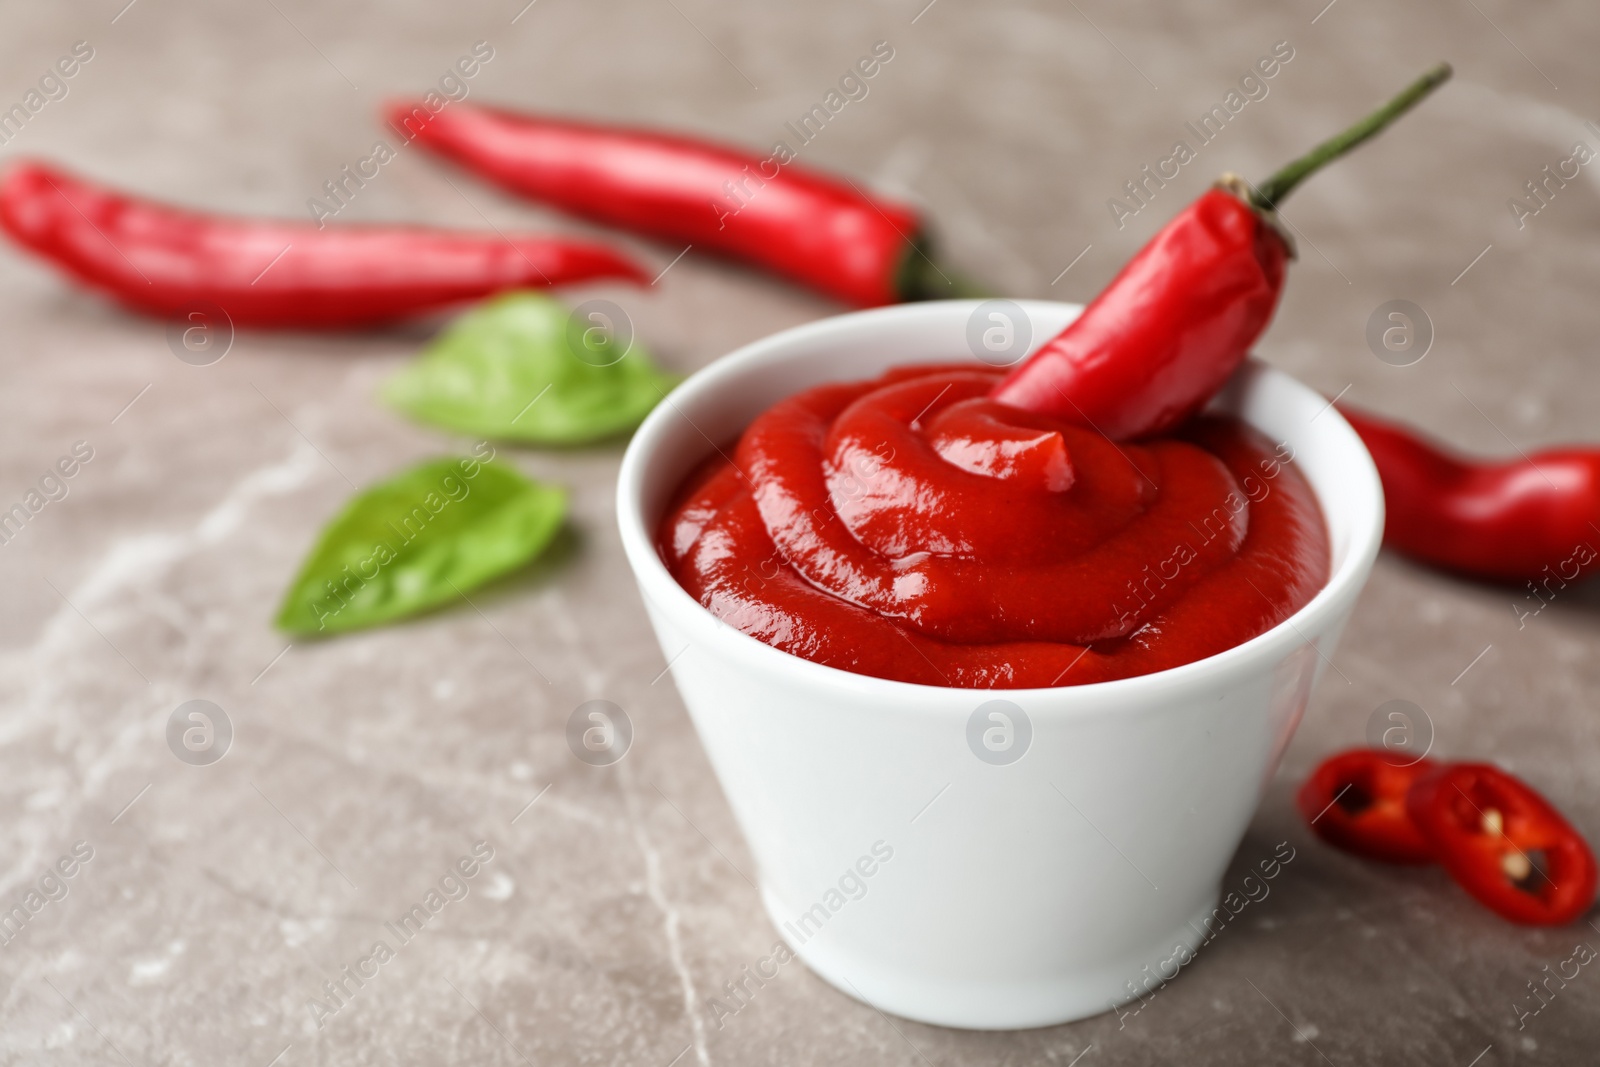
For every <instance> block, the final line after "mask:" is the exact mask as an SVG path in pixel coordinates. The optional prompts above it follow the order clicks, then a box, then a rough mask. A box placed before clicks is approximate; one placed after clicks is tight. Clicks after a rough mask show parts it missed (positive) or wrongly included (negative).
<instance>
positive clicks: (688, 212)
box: [387, 102, 961, 307]
mask: <svg viewBox="0 0 1600 1067" xmlns="http://www.w3.org/2000/svg"><path fill="white" fill-rule="evenodd" d="M387 110H388V118H389V121H390V123H391V124H392V125H393V126H394V127H395V128H396V129H397V130H401V131H403V133H404V134H405V136H407V137H409V138H414V139H415V140H416V141H417V142H418V143H420V144H422V145H424V146H426V147H427V148H430V149H432V150H433V151H435V152H437V153H438V154H440V155H442V156H444V157H445V158H447V159H450V160H452V161H453V162H455V163H457V164H458V165H460V166H462V167H465V168H466V169H468V170H471V171H473V172H474V173H476V174H478V175H480V176H482V177H485V178H488V179H489V180H490V181H493V182H495V183H497V184H499V185H500V186H502V187H504V188H506V189H509V190H510V191H512V192H514V193H517V194H518V195H520V196H524V197H528V198H529V199H532V200H537V201H541V202H543V203H547V204H552V205H554V206H555V207H558V208H560V209H562V210H563V211H567V212H570V213H572V214H574V215H580V216H582V217H584V218H589V219H594V220H596V221H599V222H603V223H607V224H609V225H613V226H619V227H622V228H624V229H628V230H632V231H634V232H636V233H640V234H645V235H647V236H650V237H655V238H659V239H662V240H667V241H673V242H680V243H686V244H688V245H689V246H691V247H693V248H697V249H701V250H703V251H708V252H715V253H718V254H721V255H723V256H727V257H730V258H733V259H738V260H743V261H745V262H749V263H754V264H756V265H758V266H761V267H763V268H766V269H767V270H770V271H773V272H774V273H777V274H780V275H783V276H784V277H787V278H790V279H792V280H794V281H797V282H800V283H802V284H804V285H807V286H810V287H812V288H814V289H817V290H820V291H821V292H823V293H826V294H828V295H830V296H833V297H835V298H837V299H839V300H842V301H844V302H845V303H847V304H853V305H856V306H859V307H873V306H876V305H879V304H892V303H895V302H897V301H901V300H913V299H923V298H927V297H932V296H953V295H961V294H960V293H958V292H956V290H955V288H954V283H952V282H951V280H950V279H949V278H948V277H947V276H945V275H944V274H943V273H942V272H940V270H939V269H938V267H936V266H935V265H934V264H933V261H932V260H931V259H929V258H928V255H927V245H928V234H927V231H926V228H925V226H924V224H923V220H922V218H921V217H920V215H919V214H918V212H916V211H915V210H914V209H912V208H910V207H907V206H906V205H903V204H899V203H895V202H894V201H892V200H888V199H885V198H882V197H877V196H870V195H868V194H867V193H865V192H863V191H862V190H861V189H860V188H859V187H858V186H856V184H855V183H854V182H851V181H849V180H847V179H839V178H834V177H831V176H829V175H826V174H822V173H819V172H817V171H814V170H808V169H806V168H804V167H801V166H797V165H796V164H794V163H792V162H788V160H787V158H784V157H783V154H782V153H775V154H774V155H772V156H769V157H762V156H759V155H756V154H753V153H750V152H745V151H741V150H739V149H737V148H728V147H724V146H722V145H716V144H709V143H707V142H705V141H701V140H698V139H695V138H690V137H682V136H675V135H672V134H667V133H660V132H656V131H652V130H643V129H630V128H623V127H615V126H603V125H597V124H591V123H583V122H574V121H570V120H565V119H557V118H551V117H548V116H543V115H531V114H523V113H514V112H511V111H505V110H501V109H498V108H487V107H474V106H468V105H456V106H453V107H450V108H448V109H446V110H444V111H441V112H438V113H437V114H434V113H430V112H429V111H428V110H427V108H425V107H421V106H420V105H416V104H414V103H409V102H402V103H394V104H391V105H390V106H389V108H388V109H387ZM788 158H792V154H791V155H790V156H789V157H788Z"/></svg>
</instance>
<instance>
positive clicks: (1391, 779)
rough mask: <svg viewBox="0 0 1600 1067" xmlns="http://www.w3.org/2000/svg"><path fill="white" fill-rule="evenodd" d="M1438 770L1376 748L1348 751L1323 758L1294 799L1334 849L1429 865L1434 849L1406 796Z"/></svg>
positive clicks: (1427, 763)
mask: <svg viewBox="0 0 1600 1067" xmlns="http://www.w3.org/2000/svg"><path fill="white" fill-rule="evenodd" d="M1437 767H1438V764H1436V763H1434V762H1433V761H1432V760H1430V759H1426V758H1421V759H1418V760H1416V761H1415V762H1406V761H1403V760H1401V759H1400V758H1399V757H1397V756H1396V755H1395V754H1394V753H1391V752H1387V751H1385V750H1383V749H1379V748H1357V749H1351V750H1350V751H1348V752H1341V753H1339V754H1338V755H1336V756H1330V757H1329V758H1327V759H1325V760H1323V761H1322V763H1321V764H1319V765H1318V766H1317V769H1316V770H1314V771H1312V772H1311V776H1310V777H1309V778H1307V779H1306V782H1305V784H1304V785H1303V786H1301V787H1300V792H1299V794H1298V795H1297V796H1296V798H1295V801H1296V803H1297V804H1298V806H1299V808H1300V813H1301V814H1302V815H1304V816H1305V818H1306V822H1308V823H1309V824H1310V825H1311V829H1312V831H1313V832H1314V833H1315V834H1316V835H1317V836H1318V837H1320V838H1322V839H1323V840H1324V841H1326V842H1328V844H1330V845H1333V846H1334V847H1335V848H1340V849H1343V850H1344V851H1346V852H1353V853H1355V854H1356V855H1358V856H1365V857H1367V858H1368V859H1375V860H1382V861H1384V862H1385V863H1432V862H1433V861H1434V854H1433V846H1432V845H1431V844H1429V842H1428V840H1427V839H1426V838H1424V837H1423V836H1422V834H1421V833H1420V832H1419V831H1418V830H1417V828H1416V826H1415V825H1414V824H1413V823H1412V821H1411V817H1410V816H1409V815H1408V814H1407V812H1406V795H1407V793H1408V792H1409V790H1410V789H1411V786H1412V784H1413V783H1415V782H1416V781H1417V779H1419V778H1421V777H1423V776H1424V775H1426V774H1429V773H1431V772H1432V771H1434V770H1435V769H1437Z"/></svg>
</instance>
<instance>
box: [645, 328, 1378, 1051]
mask: <svg viewBox="0 0 1600 1067" xmlns="http://www.w3.org/2000/svg"><path fill="white" fill-rule="evenodd" d="M1017 303H1018V304H1019V305H1020V306H1021V307H1022V308H1023V310H1024V312H1025V313H1026V314H1027V316H1028V318H1029V320H1030V321H1031V323H1032V336H1033V339H1034V341H1035V343H1041V342H1042V341H1043V340H1045V339H1047V338H1049V337H1051V336H1053V335H1054V334H1055V333H1056V332H1058V331H1059V330H1060V329H1061V327H1063V326H1064V325H1065V324H1066V323H1068V322H1069V321H1071V320H1072V319H1073V318H1074V317H1075V316H1076V315H1077V314H1078V312H1079V310H1081V309H1080V308H1078V307H1077V306H1074V305H1069V304H1056V303H1047V302H1037V301H1018V302H1017ZM977 306H978V303H977V302H976V301H948V302H940V303H928V304H912V305H902V306H898V307H891V308H885V309H881V310H874V311H865V312H859V313H856V314H851V315H842V316H839V317H837V318H831V319H825V320H822V321H820V322H814V323H810V324H808V325H805V326H799V327H796V328H794V329H791V330H785V331H784V332H782V333H779V334H776V335H774V336H772V337H768V338H766V339H765V340H761V341H757V342H756V343H754V344H751V345H746V346H745V347H744V348H741V349H739V350H738V351H737V352H734V353H733V354H731V355H729V356H727V357H725V358H723V359H720V360H718V361H717V362H716V363H714V364H712V365H711V366H709V367H707V368H706V369H704V370H702V371H700V372H699V373H697V374H695V375H693V376H692V377H691V378H689V379H688V380H687V381H686V382H684V383H683V384H682V385H680V386H679V387H678V388H677V389H676V390H675V391H674V392H673V393H672V395H671V396H670V397H669V398H668V400H667V401H666V402H665V403H663V404H661V405H660V406H659V407H657V408H656V409H655V411H654V412H652V413H651V415H650V417H649V418H648V419H646V420H645V422H644V425H643V426H642V427H640V429H639V431H638V433H636V434H635V435H634V438H633V442H632V444H630V445H629V447H628V450H627V454H626V456H625V457H624V459H623V462H622V471H621V477H620V484H619V485H618V489H617V511H618V519H619V521H620V524H621V528H622V542H623V546H624V548H625V549H626V551H627V555H628V562H629V563H630V565H631V566H632V568H633V571H634V574H635V576H636V577H637V579H638V583H639V589H640V591H641V593H642V594H643V597H644V603H645V607H646V610H647V611H648V612H649V616H650V620H651V622H652V624H653V625H654V627H655V631H656V636H657V637H658V638H659V640H660V642H661V648H662V652H663V654H664V655H665V656H666V657H667V658H668V659H670V660H671V662H672V668H671V669H672V674H673V677H674V679H675V680H676V682H677V684H678V690H679V692H680V693H682V695H683V700H684V704H685V705H686V706H687V707H688V710H689V714H690V716H691V718H692V719H693V720H694V724H695V728H696V729H697V730H698V731H699V734H700V739H701V741H702V742H703V743H704V745H705V748H706V753H707V755H709V757H710V759H711V764H712V766H713V768H714V769H715V771H716V774H717V778H718V780H719V781H720V782H721V784H722V788H723V791H724V792H725V793H726V794H727V797H728V802H729V804H730V805H732V808H733V813H734V816H735V817H736V818H737V819H738V822H739V826H740V828H741V829H742V830H743V832H744V835H745V838H746V840H747V841H748V842H749V845H750V850H751V852H752V853H753V854H754V856H755V860H756V863H757V864H758V865H759V868H760V880H761V887H762V889H761V892H762V898H763V900H764V902H765V905H766V908H767V913H768V914H769V915H770V916H771V918H772V921H773V923H774V925H775V926H776V927H777V929H778V931H779V932H780V934H781V936H782V937H783V938H784V939H785V941H787V942H788V943H789V945H790V947H791V948H793V949H794V950H795V951H796V952H797V953H798V955H799V956H800V958H801V959H803V960H804V961H805V962H806V963H807V964H808V965H809V966H810V967H811V969H812V970H814V971H815V972H816V973H817V974H819V975H821V976H822V977H823V978H824V979H826V980H827V981H828V982H830V983H832V984H833V985H834V986H835V987H837V988H839V989H840V990H842V991H844V992H846V993H848V994H850V995H852V996H855V997H857V998H859V999H862V1000H865V1001H867V1002H869V1003H871V1004H873V1005H875V1006H877V1007H878V1008H880V1009H882V1010H884V1011H887V1012H892V1013H894V1014H897V1015H903V1016H906V1017H908V1018H912V1019H918V1020H921V1021H924V1022H929V1023H935V1024H939V1025H944V1026H959V1027H969V1028H977V1029H1015V1028H1022V1027H1031V1026H1045V1025H1051V1024H1054V1023H1060V1022H1065V1021H1068V1020H1071V1019H1078V1018H1082V1017H1084V1016H1088V1015H1094V1014H1097V1013H1099V1012H1103V1011H1106V1010H1108V1009H1110V1008H1112V1007H1113V1006H1116V1005H1118V1004H1121V1003H1123V1002H1125V1001H1127V1000H1129V999H1131V998H1132V997H1133V995H1134V993H1135V992H1136V991H1137V992H1140V993H1142V992H1143V991H1144V990H1145V988H1146V985H1145V982H1146V976H1147V974H1153V973H1155V972H1156V971H1157V969H1158V968H1160V967H1161V965H1162V964H1163V962H1164V961H1169V960H1171V959H1172V958H1173V957H1174V955H1175V951H1176V949H1177V947H1178V946H1184V947H1185V950H1187V949H1189V948H1193V947H1194V946H1196V945H1197V944H1198V943H1199V942H1200V941H1201V940H1203V934H1202V929H1203V922H1204V919H1205V918H1206V917H1208V916H1209V915H1210V914H1211V912H1212V909H1213V908H1214V907H1215V906H1216V904H1217V901H1218V897H1219V889H1220V882H1221V879H1222V876H1223V873H1224V871H1225V869H1226V867H1227V865H1228V861H1229V858H1230V857H1231V856H1232V855H1233V852H1234V850H1235V849H1236V848H1237V847H1238V845H1239V842H1240V840H1241V838H1242V837H1243V835H1244V832H1245V828H1246V826H1247V824H1248V823H1249V821H1250V818H1251V815H1252V813H1253V812H1254V811H1255V808H1256V804H1257V802H1258V801H1259V799H1260V797H1261V793H1262V790H1263V787H1264V786H1265V784H1266V782H1267V781H1268V780H1269V779H1270V778H1271V776H1272V774H1273V771H1274V769H1275V768H1276V766H1277V762H1278V758H1279V756H1280V755H1281V754H1282V752H1283V749H1284V747H1285V746H1286V745H1287V744H1288V742H1289V737H1290V735H1291V734H1292V733H1293V731H1294V728H1295V726H1296V724H1297V723H1298V722H1299V719H1300V716H1301V713H1302V712H1303V711H1304V709H1305V705H1306V699H1307V697H1308V695H1309V694H1310V691H1311V687H1312V685H1313V683H1314V682H1315V680H1316V678H1317V677H1318V676H1319V675H1320V674H1321V672H1322V668H1323V665H1324V663H1325V662H1326V661H1327V657H1330V656H1331V655H1332V654H1333V648H1334V644H1335V642H1336V641H1337V639H1338V636H1339V632H1340V630H1341V629H1342V628H1343V626H1344V623H1345V621H1346V619H1347V618H1348V617H1349V613H1350V609H1351V606H1352V605H1353V604H1354V603H1355V600H1356V596H1357V595H1358V594H1359V593H1360V591H1361V587H1362V585H1363V584H1364V583H1365V582H1366V579H1367V575H1368V573H1369V572H1370V571H1371V568H1372V561H1373V558H1374V557H1375V556H1376V554H1377V551H1378V545H1379V541H1380V537H1381V534H1382V530H1383V494H1382V490H1381V488H1380V486H1379V482H1378V475H1377V471H1376V470H1375V469H1374V467H1373V465H1372V460H1371V458H1370V457H1369V456H1368V455H1367V452H1366V450H1365V449H1364V448H1363V447H1362V444H1361V442H1360V440H1359V439H1358V438H1357V437H1356V435H1355V433H1354V432H1353V431H1352V430H1351V429H1350V427H1349V425H1348V424H1347V423H1346V422H1345V421H1344V420H1343V419H1342V418H1341V417H1340V416H1339V413H1338V412H1337V411H1336V410H1334V409H1332V408H1330V407H1329V406H1328V405H1327V403H1326V401H1325V400H1324V399H1323V398H1322V397H1321V396H1319V395H1318V394H1317V393H1316V392H1314V391H1313V390H1311V389H1308V388H1307V387H1306V386H1304V385H1301V384H1300V383H1298V382H1296V381H1295V380H1294V379H1292V378H1290V377H1288V376H1287V375H1284V374H1282V373H1280V372H1278V371H1275V370H1272V369H1270V368H1268V367H1266V366H1264V365H1262V364H1259V363H1255V362H1252V363H1250V364H1248V365H1247V366H1246V367H1244V368H1243V369H1242V370H1241V371H1240V372H1239V374H1238V376H1237V377H1236V378H1235V380H1234V381H1233V382H1232V383H1231V385H1230V386H1229V388H1228V389H1227V390H1226V391H1225V393H1224V394H1223V396H1222V397H1220V398H1219V400H1218V402H1217V405H1218V406H1219V407H1221V408H1222V409H1224V410H1230V411H1233V412H1235V413H1238V414H1240V415H1241V416H1243V417H1244V418H1245V419H1246V420H1247V421H1248V422H1250V423H1251V424H1253V425H1254V426H1256V427H1257V428H1259V429H1260V430H1262V431H1263V432H1265V433H1266V434H1267V435H1268V436H1269V437H1271V438H1272V439H1273V440H1274V441H1287V442H1288V443H1289V444H1290V445H1291V446H1292V447H1293V448H1294V454H1295V457H1296V460H1295V461H1296V463H1297V464H1298V465H1299V467H1300V470H1301V471H1302V472H1303V473H1304V474H1305V476H1306V477H1307V479H1308V480H1309V481H1310V483H1311V485H1312V486H1313V488H1314V490H1315V491H1316V494H1317V496H1318V498H1319V499H1320V501H1321V504H1322V509H1323V513H1324V514H1325V515H1326V517H1327V520H1328V523H1329V527H1330V534H1331V544H1332V551H1333V561H1332V562H1333V567H1332V579H1331V580H1330V581H1329V582H1328V585H1327V587H1326V588H1324V589H1323V590H1322V591H1321V592H1320V593H1318V594H1317V596H1316V597H1315V598H1314V599H1313V600H1312V601H1311V602H1310V603H1309V604H1307V605H1306V606H1305V607H1304V608H1302V609H1301V610H1300V611H1299V612H1297V613H1296V614H1295V615H1294V616H1293V617H1292V618H1290V619H1289V620H1287V621H1285V622H1284V623H1282V624H1281V625H1279V626H1277V627H1275V628H1274V629H1272V630H1270V631H1268V632H1267V633H1264V634H1262V635H1261V636H1259V637H1256V638H1254V639H1253V640H1251V641H1247V642H1246V643H1244V644H1243V645H1240V646H1238V647H1236V648H1232V649H1230V650H1228V651H1226V652H1223V653H1221V654H1219V655H1216V656H1213V657H1211V658H1209V659H1206V660H1202V661H1200V662H1197V663H1191V664H1188V665H1185V666H1182V667H1178V668H1175V669H1173V670H1168V671H1162V672H1160V673H1157V674H1150V675H1144V676H1142V677H1137V678H1128V679H1123V680H1120V681H1114V682H1103V683H1099V684H1095V685H1082V686H1069V687H1064V688H1055V689H1018V690H1005V691H988V690H983V691H980V690H972V689H953V688H941V687H936V686H922V685H911V684H909V683H905V682H893V681H886V680H884V679H881V678H869V677H865V676H862V675H857V674H850V673H848V672H845V671H840V670H836V669H834V668H831V667H825V666H821V665H819V664H816V663H811V662H809V661H807V660H803V659H799V658H797V657H795V656H791V655H789V654H787V653H784V652H780V651H778V650H777V649H775V648H772V647H770V646H768V645H766V644H763V643H762V642H760V641H757V640H756V639H754V638H752V637H748V636H746V635H745V634H742V633H739V632H738V631H736V630H734V629H732V628H730V627H728V626H726V625H724V624H723V623H721V622H720V621H719V620H718V619H716V618H715V617H713V616H712V615H711V614H710V613H709V612H708V611H706V610H705V609H704V608H702V607H701V606H700V605H699V604H698V603H697V602H696V601H695V600H693V599H692V598H691V597H690V596H689V595H688V594H687V593H685V592H684V591H683V590H682V589H681V588H680V587H679V586H678V584H677V583H676V582H675V581H674V580H673V579H672V577H671V575H669V574H668V573H667V570H666V568H665V567H664V566H663V565H662V563H661V560H660V558H659V557H658V556H657V555H656V552H655V549H654V547H653V542H654V531H655V528H656V524H657V523H658V521H659V520H660V517H661V514H662V512H663V510H664V508H665V506H666V503H667V500H668V499H669V497H670V495H671V494H672V492H673V490H674V489H675V488H676V487H677V485H678V484H679V482H680V480H681V479H682V478H683V477H684V476H685V474H686V473H687V472H688V471H689V470H690V468H691V467H692V466H693V465H694V464H695V463H697V462H698V461H700V460H701V459H703V458H704V457H705V456H707V455H709V454H710V452H711V449H712V443H713V442H715V443H716V444H717V445H719V446H723V445H726V444H727V443H728V442H731V441H733V440H735V439H736V438H737V436H738V434H739V432H740V431H741V430H742V429H743V428H744V426H745V425H746V424H747V423H749V421H750V420H751V419H752V418H753V417H754V416H755V415H756V414H758V413H759V412H761V411H762V410H764V409H765V408H767V407H768V406H769V405H771V404H772V403H774V402H775V401H777V400H780V399H782V398H783V397H786V396H789V395H790V394H792V393H795V392H797V391H799V390H801V389H805V388H807V387H808V386H812V385H816V384H819V383H822V382H827V381H840V380H849V379H860V378H867V377H872V376H875V375H877V374H878V373H879V372H880V371H882V370H883V369H885V368H886V367H889V366H891V365H893V364H897V363H907V362H913V361H915V362H930V361H944V360H949V361H961V360H970V359H971V358H972V356H971V352H970V350H969V349H968V345H967V340H966V336H967V323H968V319H969V317H970V316H971V315H972V312H973V311H974V309H975V308H977ZM995 698H1004V699H1005V700H1008V701H1011V702H1013V703H1014V704H1015V705H1016V706H1017V707H1020V708H1021V709H1022V711H1023V713H1024V714H1025V716H1026V719H1027V722H1028V724H1029V725H1031V732H1032V737H1031V742H1028V743H1027V744H1026V746H1025V749H1026V750H1025V754H1023V755H1022V757H1021V758H1020V759H1018V760H1016V761H1015V762H1012V763H1009V764H1004V765H996V764H993V763H990V762H985V761H984V760H983V759H980V758H979V757H978V756H977V755H976V754H975V753H976V752H977V751H978V749H977V748H975V747H972V746H970V745H969V741H968V737H969V723H970V722H971V721H972V720H973V717H974V712H975V711H976V710H977V709H978V707H979V706H980V705H982V704H984V703H986V702H987V701H989V700H992V699H995ZM1013 717H1014V718H1015V716H1013ZM980 718H984V717H983V716H980ZM999 722H1000V721H999V720H987V721H983V722H980V723H979V726H980V727H982V726H988V725H991V724H999ZM1002 725H1003V724H1002ZM1023 732H1024V729H1023V727H1022V725H1021V724H1020V722H1019V723H1016V724H1014V733H1013V735H1012V743H1013V744H1018V743H1019V742H1018V741H1017V738H1019V737H1021V736H1022V734H1023ZM994 741H995V742H997V743H1000V742H1003V741H1004V737H1003V735H1001V734H996V735H994ZM886 855H887V858H885V856H886ZM869 872H870V873H869ZM1224 951H1225V949H1224ZM1183 958H1187V957H1183ZM775 966H776V964H775V963H771V964H766V965H764V966H758V967H757V968H756V970H757V971H764V972H771V971H772V968H773V967H775ZM1168 966H1169V967H1170V966H1171V964H1170V963H1169V964H1168ZM1145 968H1149V971H1148V972H1147V971H1145ZM730 1007H731V1005H730Z"/></svg>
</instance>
